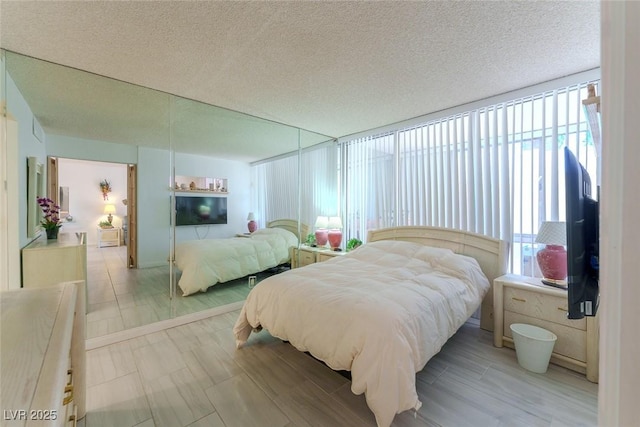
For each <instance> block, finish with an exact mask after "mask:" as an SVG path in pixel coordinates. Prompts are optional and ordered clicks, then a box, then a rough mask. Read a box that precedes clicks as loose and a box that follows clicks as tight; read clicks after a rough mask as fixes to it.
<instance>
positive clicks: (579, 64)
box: [0, 1, 600, 137]
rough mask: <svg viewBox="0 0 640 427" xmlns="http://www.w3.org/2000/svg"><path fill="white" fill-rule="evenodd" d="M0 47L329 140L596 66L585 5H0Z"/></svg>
mask: <svg viewBox="0 0 640 427" xmlns="http://www.w3.org/2000/svg"><path fill="white" fill-rule="evenodd" d="M0 25H1V27H0V45H1V46H2V47H3V48H6V49H8V50H11V51H15V52H19V53H22V54H25V55H29V56H33V57H36V58H42V59H45V60H47V61H51V62H54V63H58V64H63V65H68V66H71V67H74V68H78V69H82V70H87V71H90V72H93V73H97V74H100V75H104V76H109V77H113V78H115V79H118V80H122V81H125V82H132V83H135V84H138V85H141V86H146V87H150V88H154V89H157V90H160V91H163V92H168V93H173V94H177V95H180V96H184V97H186V98H190V99H193V100H199V101H203V102H205V103H209V104H213V105H218V106H222V107H226V108H229V109H231V110H235V111H240V112H244V113H248V114H251V115H253V116H258V117H262V118H265V119H268V120H273V121H276V122H280V123H285V124H289V125H293V126H297V127H300V128H303V129H307V130H310V131H314V132H318V133H321V134H325V135H331V136H333V137H340V136H344V135H349V134H352V133H356V132H360V131H363V130H367V129H372V128H375V127H379V126H384V125H387V124H390V123H393V122H397V121H401V120H404V119H408V118H412V117H416V116H419V115H423V114H427V113H431V112H435V111H439V110H442V109H445V108H448V107H452V106H456V105H460V104H463V103H467V102H470V101H474V100H478V99H482V98H486V97H489V96H492V95H496V94H500V93H503V92H507V91H510V90H514V89H518V88H521V87H525V86H529V85H532V84H536V83H540V82H543V81H547V80H550V79H553V78H557V77H561V76H564V75H568V74H572V73H575V72H579V71H584V70H588V69H592V68H596V67H598V66H599V64H600V56H599V53H600V52H599V51H600V49H599V43H600V18H599V3H598V2H596V1H567V2H564V1H486V2H485V1H451V2H448V1H446V2H436V1H429V2H322V1H319V2H271V1H267V2H254V1H250V2H218V1H216V2H182V1H180V2H154V1H151V2H120V1H117V2H111V1H104V2H103V1H98V2H56V1H49V2H30V1H16V2H7V1H2V2H1V3H0Z"/></svg>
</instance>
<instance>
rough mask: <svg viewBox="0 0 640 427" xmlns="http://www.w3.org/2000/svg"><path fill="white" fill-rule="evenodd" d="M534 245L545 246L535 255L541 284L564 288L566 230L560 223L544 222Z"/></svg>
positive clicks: (565, 284) (563, 224)
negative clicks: (541, 244)
mask: <svg viewBox="0 0 640 427" xmlns="http://www.w3.org/2000/svg"><path fill="white" fill-rule="evenodd" d="M536 243H544V244H545V245H546V246H545V247H544V248H543V249H540V250H539V251H538V253H537V254H536V258H537V260H538V265H539V266H540V271H541V272H542V275H543V279H542V283H545V284H547V285H552V286H561V287H566V286H567V283H566V281H565V279H566V278H567V251H566V250H565V248H564V247H565V245H566V244H567V229H566V225H565V223H564V222H562V221H545V222H543V223H542V225H541V226H540V230H539V231H538V235H537V236H536Z"/></svg>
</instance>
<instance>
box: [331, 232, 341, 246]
mask: <svg viewBox="0 0 640 427" xmlns="http://www.w3.org/2000/svg"><path fill="white" fill-rule="evenodd" d="M340 243H342V231H340V230H329V246H331V249H333V250H336V249H337V248H339V247H340Z"/></svg>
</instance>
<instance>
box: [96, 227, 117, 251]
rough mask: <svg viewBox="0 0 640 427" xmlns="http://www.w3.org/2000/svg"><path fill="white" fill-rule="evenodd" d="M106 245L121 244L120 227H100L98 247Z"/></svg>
mask: <svg viewBox="0 0 640 427" xmlns="http://www.w3.org/2000/svg"><path fill="white" fill-rule="evenodd" d="M105 246H120V227H113V228H100V227H98V247H99V248H104V247H105Z"/></svg>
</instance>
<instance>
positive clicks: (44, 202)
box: [37, 197, 62, 230]
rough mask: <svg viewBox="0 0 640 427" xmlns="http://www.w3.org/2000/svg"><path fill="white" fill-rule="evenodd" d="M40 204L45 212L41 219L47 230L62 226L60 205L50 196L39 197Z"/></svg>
mask: <svg viewBox="0 0 640 427" xmlns="http://www.w3.org/2000/svg"><path fill="white" fill-rule="evenodd" d="M37 200H38V205H40V209H42V213H44V218H43V219H42V221H40V224H42V227H43V228H44V229H45V230H52V229H55V228H60V227H62V222H60V206H58V205H56V204H55V203H54V202H53V200H51V199H49V198H48V197H38V198H37Z"/></svg>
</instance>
